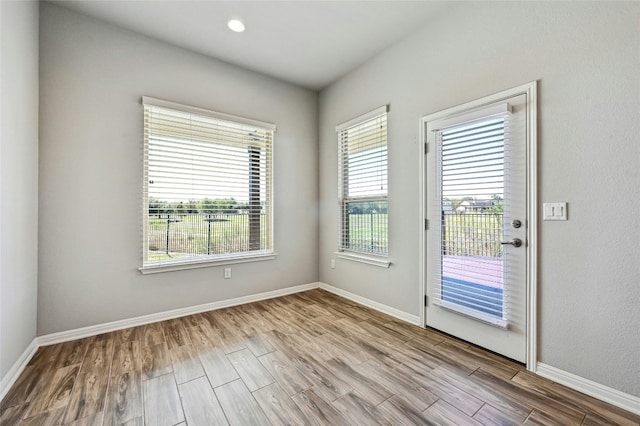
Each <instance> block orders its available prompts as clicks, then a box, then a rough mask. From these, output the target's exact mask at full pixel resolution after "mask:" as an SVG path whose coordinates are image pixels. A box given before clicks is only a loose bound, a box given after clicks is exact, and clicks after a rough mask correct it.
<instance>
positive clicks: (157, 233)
mask: <svg viewBox="0 0 640 426" xmlns="http://www.w3.org/2000/svg"><path fill="white" fill-rule="evenodd" d="M143 104H144V136H145V138H144V200H143V209H144V210H143V211H144V214H143V218H144V221H143V222H144V225H145V228H144V231H145V244H144V245H145V250H144V261H145V265H157V264H163V263H167V262H171V263H173V262H190V261H201V260H203V258H204V259H206V258H218V257H221V256H229V255H238V254H242V253H255V252H256V251H262V252H271V251H272V230H271V222H272V217H271V216H272V186H271V184H272V147H273V133H274V130H275V126H273V125H270V124H268V123H260V122H257V121H254V120H249V119H244V118H241V117H233V116H229V115H226V114H220V113H215V112H211V111H206V110H200V109H197V108H192V107H188V106H184V105H179V104H173V103H169V102H166V101H161V100H157V99H153V98H148V97H145V98H143Z"/></svg>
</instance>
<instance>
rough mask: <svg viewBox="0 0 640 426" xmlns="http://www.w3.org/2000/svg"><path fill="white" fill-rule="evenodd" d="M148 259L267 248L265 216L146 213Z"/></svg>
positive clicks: (267, 238)
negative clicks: (147, 214)
mask: <svg viewBox="0 0 640 426" xmlns="http://www.w3.org/2000/svg"><path fill="white" fill-rule="evenodd" d="M147 238H148V248H149V257H150V258H154V259H162V258H167V257H169V258H177V257H184V256H198V255H211V254H227V253H242V252H248V251H252V250H263V249H266V248H267V245H268V242H269V238H270V237H269V235H268V229H267V215H266V214H264V213H260V214H247V213H242V214H240V213H230V214H202V213H188V214H150V215H149V217H148V222H147Z"/></svg>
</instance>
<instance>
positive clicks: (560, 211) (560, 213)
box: [543, 202, 567, 220]
mask: <svg viewBox="0 0 640 426" xmlns="http://www.w3.org/2000/svg"><path fill="white" fill-rule="evenodd" d="M543 208H544V216H543V218H544V220H567V203H566V202H563V203H544V204H543Z"/></svg>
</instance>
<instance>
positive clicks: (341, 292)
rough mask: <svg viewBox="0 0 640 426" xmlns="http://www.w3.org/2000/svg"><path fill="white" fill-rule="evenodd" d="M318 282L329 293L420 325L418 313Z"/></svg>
mask: <svg viewBox="0 0 640 426" xmlns="http://www.w3.org/2000/svg"><path fill="white" fill-rule="evenodd" d="M319 284H320V288H321V289H323V290H326V291H328V292H330V293H333V294H337V295H338V296H342V297H344V298H345V299H349V300H351V301H353V302H356V303H359V304H361V305H364V306H367V307H369V308H371V309H375V310H376V311H380V312H382V313H385V314H387V315H391V316H392V317H395V318H398V319H400V320H402V321H405V322H408V323H411V324H413V325H418V326H419V325H420V317H419V316H418V315H411V314H408V313H406V312H404V311H401V310H399V309H396V308H392V307H391V306H387V305H384V304H382V303H378V302H376V301H373V300H370V299H367V298H366V297H362V296H358V295H357V294H354V293H350V292H348V291H346V290H342V289H340V288H338V287H334V286H332V285H329V284H325V283H319Z"/></svg>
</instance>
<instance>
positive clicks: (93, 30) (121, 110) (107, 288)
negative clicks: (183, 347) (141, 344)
mask: <svg viewBox="0 0 640 426" xmlns="http://www.w3.org/2000/svg"><path fill="white" fill-rule="evenodd" d="M212 42H214V41H213V40H212ZM40 43H41V44H40V51H41V57H40V88H41V97H40V107H41V109H40V111H41V117H40V119H41V121H40V134H41V135H42V137H41V140H40V250H39V253H40V264H39V275H40V280H39V291H40V294H39V299H38V313H39V316H38V334H39V335H42V334H47V333H52V332H57V331H63V330H70V329H75V328H78V327H83V326H90V325H94V324H102V323H105V322H108V321H114V320H120V319H127V318H132V317H135V316H140V315H145V314H151V313H157V312H162V311H166V310H171V309H176V308H181V307H189V306H194V305H198V304H203V303H208V302H215V301H220V300H225V299H229V298H233V297H239V296H245V295H251V294H256V293H261V292H265V291H271V290H276V289H281V288H285V287H290V286H294V285H299V284H307V283H312V282H316V281H317V280H318V268H317V236H318V232H317V230H318V228H317V199H318V189H317V188H318V180H317V175H318V173H317V168H318V165H317V148H318V145H317V102H318V95H317V93H315V92H312V91H309V90H306V89H302V88H299V87H296V86H292V85H289V84H286V83H283V82H280V81H277V80H274V79H271V78H268V77H264V76H261V75H259V74H255V73H252V72H249V71H246V70H243V69H240V68H237V67H234V66H231V65H228V64H225V63H222V62H220V61H217V60H214V59H211V58H207V57H204V56H200V55H197V54H194V53H192V52H189V51H186V50H184V49H179V48H175V47H172V46H170V45H167V44H165V43H161V42H158V41H154V40H151V39H148V38H145V37H143V36H140V35H137V34H135V33H131V32H128V31H125V30H122V29H120V28H118V27H114V26H111V25H108V24H104V23H101V22H100V21H97V20H94V19H92V18H88V17H86V16H84V15H80V14H77V13H74V12H71V11H68V10H66V9H64V8H60V7H57V6H54V5H51V4H48V3H42V5H41V26H40ZM142 95H148V96H153V97H156V98H161V99H167V100H170V101H175V102H179V103H184V104H189V105H193V106H197V107H201V108H207V109H212V110H215V111H220V112H224V113H229V114H235V115H241V116H245V117H249V118H254V119H257V120H262V121H266V122H272V123H275V124H277V126H278V130H277V133H276V136H275V144H274V150H275V153H274V163H275V173H274V185H275V191H274V193H275V200H274V211H275V225H274V226H275V239H274V241H275V250H276V252H277V254H278V257H277V259H276V260H274V261H265V262H257V263H246V264H239V265H233V278H232V279H230V280H223V278H222V274H223V271H222V267H215V268H203V269H192V270H187V271H179V272H169V273H161V274H153V275H144V276H143V275H141V274H140V272H138V270H137V268H138V267H140V266H141V264H142V228H141V227H142V225H141V222H142V218H141V197H142V195H141V193H142V105H141V104H140V98H141V97H142Z"/></svg>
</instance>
